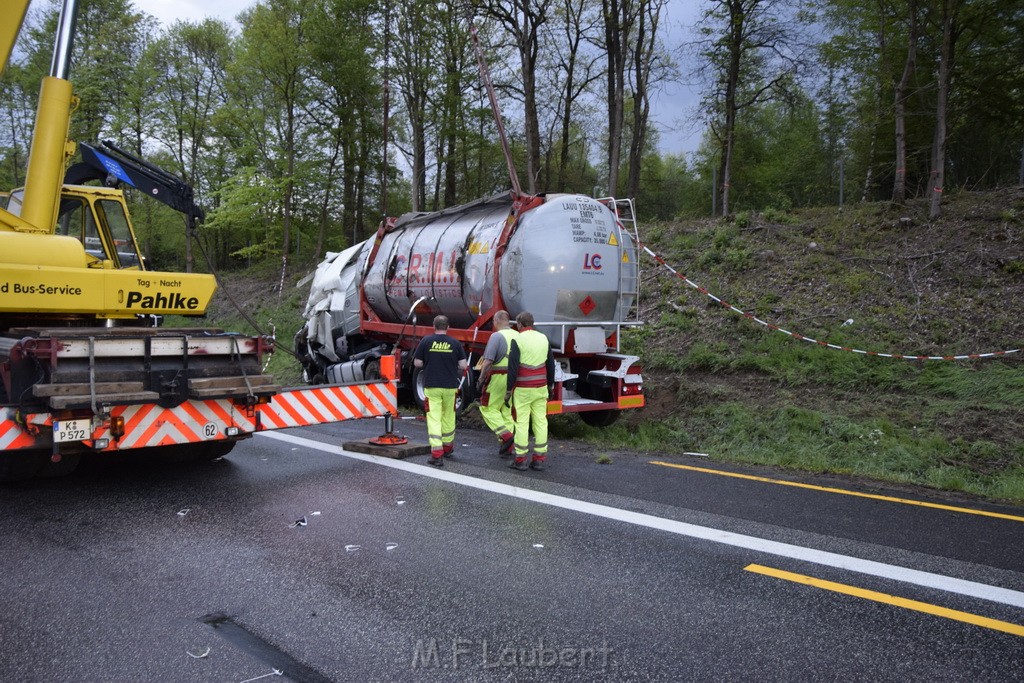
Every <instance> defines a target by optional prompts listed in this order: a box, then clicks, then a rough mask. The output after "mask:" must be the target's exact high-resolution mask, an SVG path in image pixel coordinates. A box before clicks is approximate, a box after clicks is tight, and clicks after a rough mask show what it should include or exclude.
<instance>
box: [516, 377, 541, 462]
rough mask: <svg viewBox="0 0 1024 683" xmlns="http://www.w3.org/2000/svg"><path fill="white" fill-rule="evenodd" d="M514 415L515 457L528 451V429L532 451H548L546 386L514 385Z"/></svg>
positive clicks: (522, 455) (539, 453)
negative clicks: (531, 432) (531, 440)
mask: <svg viewBox="0 0 1024 683" xmlns="http://www.w3.org/2000/svg"><path fill="white" fill-rule="evenodd" d="M512 404H513V405H514V406H515V411H516V412H515V415H516V436H515V438H516V459H519V458H525V457H526V455H527V453H529V452H530V430H531V429H532V430H533V452H534V453H536V454H537V455H545V454H547V452H548V388H547V387H516V389H515V391H514V392H513V393H512Z"/></svg>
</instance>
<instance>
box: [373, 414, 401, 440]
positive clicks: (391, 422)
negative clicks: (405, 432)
mask: <svg viewBox="0 0 1024 683" xmlns="http://www.w3.org/2000/svg"><path fill="white" fill-rule="evenodd" d="M394 428H395V418H394V415H392V414H391V413H388V414H387V415H385V416H384V433H383V434H381V435H380V436H377V437H374V438H372V439H370V443H372V444H375V445H377V446H404V445H405V444H407V443H409V439H407V438H406V437H404V436H402V435H401V434H396V433H395V431H394Z"/></svg>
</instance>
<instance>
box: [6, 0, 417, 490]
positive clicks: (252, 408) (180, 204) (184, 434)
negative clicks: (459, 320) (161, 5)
mask: <svg viewBox="0 0 1024 683" xmlns="http://www.w3.org/2000/svg"><path fill="white" fill-rule="evenodd" d="M28 4H29V0H13V1H12V2H8V3H6V5H5V12H6V13H7V14H6V16H4V17H3V18H2V22H0V57H2V59H3V61H2V62H0V67H6V65H7V62H8V59H9V58H10V55H11V52H12V50H13V49H14V44H15V41H16V39H17V36H18V33H19V32H20V30H21V25H22V23H23V22H24V17H25V12H26V11H27V8H28ZM77 4H78V3H77V0H65V2H64V5H63V7H62V10H61V14H60V20H59V24H58V33H57V37H56V41H55V47H54V56H53V62H52V66H51V70H50V75H49V76H47V77H45V78H44V79H43V83H42V86H41V89H40V96H39V104H38V109H37V114H36V124H35V128H34V131H33V137H32V143H31V150H30V154H29V162H28V170H27V172H26V180H25V186H24V188H22V189H18V190H15V191H12V192H9V193H6V194H7V196H6V197H5V198H3V200H5V201H2V200H0V206H4V204H6V206H5V208H0V380H2V381H0V480H13V479H22V478H27V477H32V476H36V475H44V476H45V475H58V474H63V473H66V472H68V471H70V470H72V469H73V468H74V467H75V466H76V465H77V463H78V461H79V459H80V457H81V456H82V455H83V454H84V453H86V452H95V453H100V454H103V453H115V452H122V451H133V452H143V451H145V452H157V453H163V454H165V455H167V456H170V457H173V458H174V459H212V458H216V457H220V456H222V455H224V454H226V453H227V452H228V451H230V450H231V448H232V447H233V446H234V444H235V443H236V442H237V441H238V440H240V439H243V438H246V437H249V436H251V435H252V434H253V433H255V432H258V431H262V430H269V429H281V428H286V427H297V426H306V425H311V424H320V423H325V422H336V421H340V420H345V419H352V418H360V417H374V416H381V415H384V416H387V415H392V414H395V413H396V392H397V389H396V381H395V380H394V379H393V376H394V373H393V372H391V371H390V368H389V367H384V368H382V370H383V372H382V374H383V375H384V379H382V380H378V381H369V382H361V383H358V384H352V385H331V386H323V387H316V388H300V389H282V388H281V387H279V386H277V385H275V384H274V382H273V379H272V378H271V377H269V376H267V375H264V374H263V373H262V367H263V358H264V357H265V356H266V355H267V354H268V353H271V352H272V351H273V340H271V339H269V338H267V337H264V336H246V335H240V334H234V333H226V332H224V331H221V330H213V329H204V328H188V329H169V328H163V327H157V326H154V320H157V319H158V317H159V316H164V315H169V314H177V315H185V316H201V315H202V314H204V313H205V311H206V309H207V306H208V305H209V303H210V300H211V299H212V297H213V295H214V292H215V291H216V288H217V285H216V280H215V278H214V276H212V275H208V274H197V273H167V272H158V271H151V270H148V269H147V268H146V264H145V261H144V259H142V258H141V257H140V253H139V249H138V244H137V242H136V239H135V234H134V231H133V229H132V224H131V219H130V216H129V213H128V209H127V205H126V203H125V200H124V195H123V193H122V191H121V190H120V189H117V186H119V185H122V184H127V185H129V186H132V187H136V188H138V189H139V190H140V191H141V192H144V193H146V194H147V195H148V196H152V197H154V198H157V199H159V200H161V201H164V202H165V203H167V204H169V205H171V206H173V207H175V208H177V209H179V210H181V211H184V212H185V213H186V215H188V216H189V221H190V223H191V224H192V226H193V227H194V225H195V223H197V222H198V221H199V220H200V219H201V218H202V212H201V210H200V209H199V208H198V207H197V206H196V205H195V203H194V202H193V200H192V190H191V188H190V187H188V185H187V184H185V183H184V182H182V181H181V180H180V179H178V178H175V177H174V176H173V175H170V174H168V173H165V172H163V171H161V170H160V169H158V168H156V167H155V166H152V165H150V164H148V163H146V162H145V161H142V160H141V159H138V158H136V157H133V156H131V155H130V154H126V153H124V152H123V151H122V150H119V149H117V148H116V147H114V146H113V145H111V144H109V143H106V144H105V146H104V148H103V149H99V148H96V147H92V146H89V145H85V144H82V145H75V144H74V143H72V142H70V141H69V140H68V132H69V128H70V120H71V113H72V111H73V110H74V108H75V105H76V98H75V96H74V94H73V90H72V85H71V82H70V81H69V80H68V72H69V70H70V61H71V45H72V39H73V34H74V23H75V15H76V12H77ZM76 149H77V151H80V153H81V157H82V161H81V162H80V163H78V164H75V165H73V166H71V167H70V168H66V167H67V166H68V162H69V161H70V160H71V158H72V156H73V155H74V154H75V152H76ZM91 180H101V181H104V185H101V186H96V185H86V184H83V183H86V182H89V181H91ZM111 186H113V187H111Z"/></svg>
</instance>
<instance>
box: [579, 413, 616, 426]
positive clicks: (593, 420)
mask: <svg viewBox="0 0 1024 683" xmlns="http://www.w3.org/2000/svg"><path fill="white" fill-rule="evenodd" d="M619 414H620V413H619V411H618V410H588V411H585V412H582V413H579V416H580V419H581V420H583V422H585V423H586V424H588V425H590V426H591V427H607V426H609V425H610V424H612V423H613V422H615V421H616V420H618V419H619Z"/></svg>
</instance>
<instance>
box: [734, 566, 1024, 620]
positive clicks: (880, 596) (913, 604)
mask: <svg viewBox="0 0 1024 683" xmlns="http://www.w3.org/2000/svg"><path fill="white" fill-rule="evenodd" d="M744 569H745V570H746V571H748V572H753V573H755V574H763V575H765V576H772V577H775V578H776V579H785V580H786V581H793V582H795V583H802V584H804V585H806V586H814V587H815V588H822V589H824V590H828V591H834V592H836V593H843V594H845V595H852V596H854V597H856V598H864V599H865V600H874V601H875V602H884V603H886V604H888V605H895V606H896V607H903V608H904V609H911V610H914V611H916V612H924V613H926V614H933V615H935V616H937V617H944V618H946V619H954V620H956V621H962V622H965V623H968V624H974V625H975V626H981V627H983V628H990V629H993V630H995V631H1002V632H1004V633H1010V634H1013V635H1015V636H1024V626H1020V625H1019V624H1011V623H1010V622H1008V621H999V620H998V619H989V618H988V617H980V616H978V615H977V614H971V613H970V612H961V611H959V610H955V609H948V608H946V607H939V606H938V605H931V604H929V603H927V602H918V601H917V600H908V599H907V598H901V597H898V596H895V595H889V594H887V593H879V592H877V591H869V590H866V589H864V588H857V587H856V586H847V585H846V584H844V583H835V582H834V581H825V580H823V579H816V578H814V577H813V576H805V575H804V574H794V573H793V572H787V571H783V570H781V569H774V568H772V567H765V566H763V565H760V564H751V565H747V566H746V567H744Z"/></svg>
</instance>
